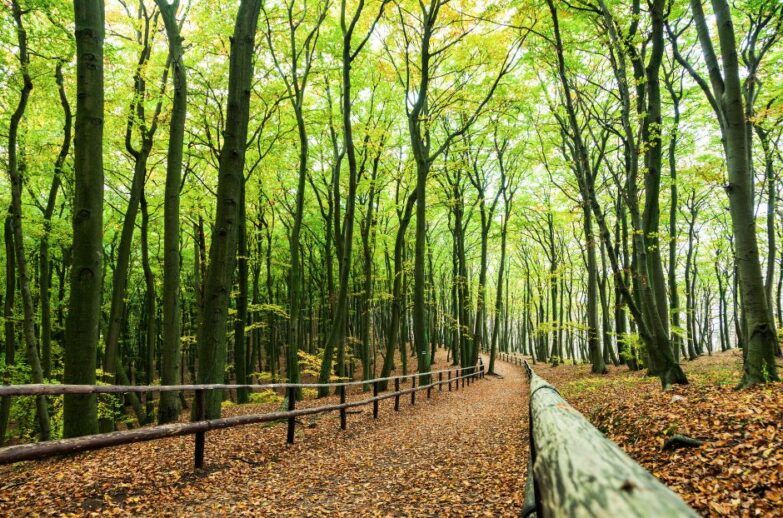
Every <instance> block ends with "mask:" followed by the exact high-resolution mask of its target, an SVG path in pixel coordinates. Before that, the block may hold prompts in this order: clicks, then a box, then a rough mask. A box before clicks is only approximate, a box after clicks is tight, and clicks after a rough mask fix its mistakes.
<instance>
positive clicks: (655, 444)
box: [534, 351, 783, 516]
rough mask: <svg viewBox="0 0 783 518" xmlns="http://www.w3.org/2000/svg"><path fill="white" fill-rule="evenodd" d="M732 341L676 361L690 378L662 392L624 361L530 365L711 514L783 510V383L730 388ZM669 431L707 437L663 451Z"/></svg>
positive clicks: (736, 369)
mask: <svg viewBox="0 0 783 518" xmlns="http://www.w3.org/2000/svg"><path fill="white" fill-rule="evenodd" d="M741 361H742V356H741V352H739V351H730V352H727V353H721V354H716V355H713V356H711V357H708V356H705V357H701V358H699V359H697V360H695V361H692V362H683V367H684V369H685V371H686V373H687V375H688V379H689V381H690V384H689V385H687V386H676V387H674V388H673V389H672V390H669V391H666V392H663V391H661V388H660V382H659V381H658V379H657V378H649V377H645V376H644V373H643V372H629V371H628V369H627V368H625V367H621V368H610V373H609V374H608V375H606V376H596V375H592V374H590V367H589V366H560V367H555V368H552V367H549V366H544V365H541V364H539V365H537V366H535V367H534V368H535V370H536V372H537V373H538V374H539V375H540V376H542V377H544V378H545V379H547V380H548V381H549V382H551V383H552V384H554V385H556V386H557V387H558V389H559V390H560V392H561V393H562V394H563V397H565V398H566V399H568V401H569V402H570V403H571V404H572V405H573V406H574V407H576V408H577V409H578V410H579V411H581V412H582V413H583V414H584V415H585V416H586V417H587V418H588V419H589V420H590V421H591V422H592V423H593V424H594V425H596V427H598V428H599V429H600V430H601V431H603V432H604V433H605V434H606V435H607V436H608V437H609V438H610V439H612V440H613V441H615V442H617V443H618V444H619V445H620V446H621V447H622V448H623V449H625V451H626V452H628V454H629V455H630V456H631V457H633V458H634V459H636V460H637V461H638V462H639V463H640V464H642V465H643V466H644V467H645V468H647V469H648V470H649V471H651V472H652V473H653V474H654V475H655V476H656V477H658V478H659V479H660V480H661V481H663V482H664V483H665V484H667V485H668V486H669V487H671V488H672V489H673V490H674V491H676V492H677V493H678V494H680V495H681V496H682V497H683V499H684V500H685V501H686V502H687V503H688V504H689V505H691V506H692V507H693V508H694V509H696V511H698V512H699V513H700V514H703V515H709V516H781V515H783V384H781V383H773V384H769V385H766V386H759V387H755V388H751V389H745V390H739V391H738V390H735V389H734V387H735V385H736V384H737V381H738V380H739V379H740V374H741V371H742V365H741ZM674 434H680V435H685V436H688V437H692V438H694V439H701V440H704V441H705V443H704V444H703V445H702V446H699V447H696V448H680V449H674V450H667V451H663V450H662V447H663V444H664V443H665V441H666V439H667V438H669V437H671V436H672V435H674Z"/></svg>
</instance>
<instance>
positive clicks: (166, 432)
mask: <svg viewBox="0 0 783 518" xmlns="http://www.w3.org/2000/svg"><path fill="white" fill-rule="evenodd" d="M453 371H457V372H460V373H461V374H460V375H459V376H455V377H453V378H451V379H452V380H460V379H462V380H464V379H466V378H472V377H477V376H478V377H483V374H484V366H483V365H477V366H471V367H461V368H456V369H446V370H443V371H433V372H428V373H422V374H417V375H407V376H394V377H392V378H380V379H379V380H375V381H382V380H385V379H394V380H395V388H398V387H399V380H400V379H404V378H412V380H415V378H416V377H420V376H426V375H430V374H434V373H436V372H448V373H449V374H450V373H451V372H453ZM431 379H435V378H434V377H433V378H431ZM372 382H373V380H368V381H367V383H372ZM362 383H364V382H359V383H358V384H362ZM442 383H445V381H443V379H442V377H441V378H440V379H439V380H438V381H433V382H431V383H429V384H425V385H418V386H416V385H415V383H413V386H412V387H411V388H407V389H401V390H395V391H394V392H387V393H383V394H379V395H377V396H374V397H371V398H367V399H362V400H359V401H348V402H346V401H345V400H344V398H345V395H344V394H345V385H346V384H341V383H338V384H335V385H334V386H336V387H340V389H341V396H340V401H341V402H340V403H339V404H332V405H322V406H316V407H310V408H300V409H296V410H289V411H284V412H271V413H266V414H251V415H242V416H233V417H224V418H220V419H210V420H197V421H194V422H189V423H172V424H165V425H158V426H150V427H146V428H139V429H136V430H123V431H118V432H109V433H103V434H95V435H86V436H83V437H74V438H70V439H60V440H55V441H45V442H39V443H32V444H21V445H14V446H6V447H5V448H0V465H2V464H10V463H14V462H21V461H27V460H37V459H43V458H47V457H53V456H56V455H63V454H68V453H77V452H82V451H89V450H98V449H102V448H108V447H111V446H119V445H123V444H131V443H136V442H146V441H152V440H156V439H163V438H167V437H178V436H182V435H194V434H195V435H196V451H195V465H196V467H197V468H201V467H202V466H203V455H204V449H203V448H204V444H203V441H204V433H205V432H207V431H210V430H220V429H223V428H232V427H235V426H244V425H250V424H258V423H268V422H273V421H286V420H288V422H289V432H288V434H287V439H288V440H289V442H292V441H293V427H292V426H291V422H292V421H291V420H295V419H296V418H297V417H303V416H308V415H315V414H323V413H327V412H335V411H340V413H341V421H342V422H341V428H342V429H345V425H344V421H343V420H344V419H345V417H344V416H345V410H347V409H349V408H354V407H360V406H364V405H370V404H373V403H376V402H378V401H382V400H384V399H390V398H395V399H396V400H398V399H399V397H400V396H401V395H406V394H411V396H412V397H413V395H415V393H416V392H418V391H420V390H429V389H431V388H432V387H435V386H438V385H439V384H442ZM45 386H49V385H45ZM51 386H55V385H51ZM77 386H79V385H77ZM227 386H230V385H216V386H212V385H193V386H192V387H195V390H198V391H199V392H198V393H199V394H201V395H203V394H204V391H206V390H209V389H208V388H202V387H215V388H217V389H224V388H226V387H227ZM253 386H254V387H258V385H253ZM296 387H297V385H296V384H292V385H290V386H289V388H290V389H291V391H292V390H293V389H295V388H296ZM289 392H290V391H289ZM289 396H290V394H289ZM202 404H203V403H202Z"/></svg>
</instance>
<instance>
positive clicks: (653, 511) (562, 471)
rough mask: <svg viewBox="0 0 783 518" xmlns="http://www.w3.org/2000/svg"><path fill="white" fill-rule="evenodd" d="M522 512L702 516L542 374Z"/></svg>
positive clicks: (534, 387)
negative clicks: (641, 464) (609, 437)
mask: <svg viewBox="0 0 783 518" xmlns="http://www.w3.org/2000/svg"><path fill="white" fill-rule="evenodd" d="M524 366H525V369H526V371H527V374H528V378H529V380H530V418H529V426H530V435H529V437H530V462H529V464H528V477H527V481H528V483H527V486H526V487H525V504H524V510H523V512H522V516H531V515H535V516H538V517H542V516H544V517H546V516H622V517H637V516H639V517H640V516H677V517H681V516H689V517H690V516H694V517H695V516H698V515H697V514H696V512H695V511H693V509H691V508H690V507H688V506H687V505H686V504H685V502H683V501H682V499H681V498H680V497H679V496H677V495H676V494H675V493H674V492H673V491H671V490H670V489H669V488H668V487H666V486H665V485H664V484H662V483H661V482H660V481H659V480H658V479H656V478H655V477H654V476H652V474H650V473H649V472H648V471H647V470H645V469H644V468H643V467H642V466H640V465H639V464H637V463H636V462H635V461H634V460H633V459H631V458H630V457H629V456H628V455H627V454H626V453H625V452H624V451H623V450H622V449H620V447H619V446H617V445H616V444H615V443H613V442H612V441H610V440H609V439H607V438H606V437H604V435H603V434H602V433H601V432H599V431H598V430H597V429H596V428H595V427H594V426H593V425H592V424H590V423H589V422H588V421H587V419H585V418H584V416H582V414H580V413H579V412H577V411H576V410H575V409H574V408H573V407H572V406H571V405H569V404H568V402H567V401H566V400H565V399H563V398H562V397H561V396H560V393H559V392H558V391H557V389H556V388H555V387H553V386H552V385H550V384H549V383H547V382H546V381H545V380H544V379H542V378H541V377H539V376H538V375H536V373H535V372H533V369H531V368H530V365H529V364H528V363H527V361H525V362H524Z"/></svg>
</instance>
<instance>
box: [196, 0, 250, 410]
mask: <svg viewBox="0 0 783 518" xmlns="http://www.w3.org/2000/svg"><path fill="white" fill-rule="evenodd" d="M260 11H261V4H260V2H258V1H257V0H242V1H241V2H240V4H239V9H238V10H237V14H236V22H235V24H234V35H233V37H232V38H231V54H230V57H229V73H228V94H227V98H226V125H225V128H224V131H223V145H222V148H221V151H220V162H219V169H218V186H217V193H216V194H217V208H216V211H215V225H214V228H215V230H216V231H215V233H214V234H213V235H212V242H211V243H210V245H209V261H208V263H207V268H206V276H205V278H204V308H203V315H202V317H201V321H200V322H199V333H198V338H199V344H198V348H199V349H198V354H199V368H198V371H197V380H198V382H199V383H222V382H223V381H224V379H225V372H224V368H225V365H226V321H227V319H228V300H229V295H230V291H231V285H232V282H233V278H234V266H235V265H236V249H237V248H236V246H237V233H238V224H237V219H238V218H239V210H238V208H239V196H240V194H241V190H242V185H241V184H242V182H243V181H244V167H245V150H246V142H247V131H248V130H247V128H248V120H249V118H250V95H251V91H252V81H253V59H254V50H255V35H256V28H257V26H258V16H259V13H260ZM222 401H223V394H222V393H221V391H220V390H215V391H211V393H210V394H209V396H208V398H207V400H206V417H207V419H214V418H217V417H220V404H221V402H222Z"/></svg>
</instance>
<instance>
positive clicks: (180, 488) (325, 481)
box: [0, 358, 527, 516]
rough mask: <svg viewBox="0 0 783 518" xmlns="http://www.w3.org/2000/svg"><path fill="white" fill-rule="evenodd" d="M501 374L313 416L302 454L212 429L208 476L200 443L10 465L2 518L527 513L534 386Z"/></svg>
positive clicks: (248, 432)
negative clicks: (376, 412) (198, 455)
mask: <svg viewBox="0 0 783 518" xmlns="http://www.w3.org/2000/svg"><path fill="white" fill-rule="evenodd" d="M446 366H447V364H446V363H445V358H440V361H439V363H438V364H437V365H436V368H445V367H446ZM496 370H497V372H498V374H499V375H500V376H498V377H493V376H487V377H486V378H485V379H484V380H479V381H476V382H474V383H472V384H471V385H470V386H469V387H468V386H466V387H465V389H464V390H462V389H460V390H459V391H453V392H448V390H447V387H446V386H444V387H443V391H442V392H437V391H436V390H433V393H432V398H431V399H427V398H426V392H424V391H422V392H419V393H417V396H416V405H415V406H411V405H410V399H409V397H406V396H403V399H402V400H401V402H400V411H399V412H395V411H394V409H393V405H394V400H393V399H389V400H385V401H382V402H381V404H380V417H379V418H378V419H377V420H375V419H373V418H372V408H371V407H361V413H359V414H349V415H348V427H347V430H346V431H343V432H341V431H340V429H339V417H338V415H337V414H326V415H322V416H320V417H319V418H317V419H316V420H311V419H306V421H305V423H303V424H304V426H297V436H296V443H295V444H293V445H291V446H288V445H286V444H285V427H284V426H281V425H275V426H263V425H250V426H244V427H237V428H232V429H227V430H221V431H215V432H209V433H208V434H207V438H206V452H205V465H206V467H205V470H203V471H200V472H197V473H194V472H193V469H192V462H193V461H192V456H193V439H192V437H179V438H171V439H165V440H160V441H153V442H150V443H141V444H132V445H127V446H121V447H116V448H110V449H106V450H101V451H96V452H88V453H83V454H78V455H73V456H69V457H64V458H57V459H51V460H47V461H40V462H32V463H22V464H17V465H14V466H9V467H3V468H0V515H9V516H23V515H35V514H43V515H50V514H69V513H74V514H86V515H89V514H96V515H97V514H101V515H204V516H212V515H237V514H246V515H256V516H517V515H518V514H519V511H520V510H521V507H522V499H523V488H524V481H525V471H526V469H527V433H526V431H527V427H526V425H525V423H526V420H527V404H526V399H525V394H526V392H525V389H526V386H527V385H526V383H525V382H524V381H523V378H524V377H525V376H524V375H523V372H522V369H521V368H519V367H513V366H510V365H508V364H504V363H501V362H498V366H497V369H496ZM359 397H363V396H360V395H354V396H353V397H351V398H350V399H354V398H359ZM333 399H334V398H329V399H327V400H326V401H329V402H331V401H332V400H333ZM323 402H324V400H320V401H319V402H318V403H317V404H322V403H323ZM306 403H307V404H313V403H314V402H306ZM254 407H255V408H254ZM240 408H241V410H238V409H240ZM236 411H242V412H243V413H244V412H252V411H256V412H258V411H266V410H259V405H243V406H242V407H238V406H233V407H230V408H229V409H227V411H224V414H229V415H230V413H231V412H236Z"/></svg>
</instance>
